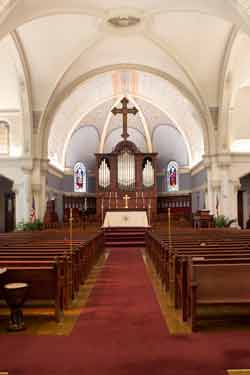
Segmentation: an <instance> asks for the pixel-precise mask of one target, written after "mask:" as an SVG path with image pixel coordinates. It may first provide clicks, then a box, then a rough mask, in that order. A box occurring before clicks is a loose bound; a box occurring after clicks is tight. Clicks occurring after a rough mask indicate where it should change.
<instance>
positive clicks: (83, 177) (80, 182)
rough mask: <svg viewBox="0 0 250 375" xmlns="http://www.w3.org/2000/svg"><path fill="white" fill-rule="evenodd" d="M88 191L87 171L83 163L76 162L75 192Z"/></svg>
mask: <svg viewBox="0 0 250 375" xmlns="http://www.w3.org/2000/svg"><path fill="white" fill-rule="evenodd" d="M86 191H87V173H86V167H85V165H84V164H83V163H80V162H78V163H76V165H75V167H74V192H75V193H86Z"/></svg>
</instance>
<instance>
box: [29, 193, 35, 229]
mask: <svg viewBox="0 0 250 375" xmlns="http://www.w3.org/2000/svg"><path fill="white" fill-rule="evenodd" d="M30 220H31V222H32V223H34V222H35V221H36V203H35V198H34V196H33V198H32V208H31V214H30Z"/></svg>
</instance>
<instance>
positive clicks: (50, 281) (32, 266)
mask: <svg viewBox="0 0 250 375" xmlns="http://www.w3.org/2000/svg"><path fill="white" fill-rule="evenodd" d="M0 267H7V272H6V274H5V275H4V276H3V281H2V283H3V284H7V283H12V282H13V283H18V282H26V283H27V284H28V285H29V294H28V296H29V299H30V300H31V301H37V300H39V301H40V300H46V301H48V300H50V301H51V302H52V303H53V305H54V316H55V320H56V321H57V322H59V321H60V320H61V318H62V317H63V313H64V304H63V287H64V280H63V270H62V265H61V263H60V261H59V259H57V260H55V261H54V262H50V261H40V262H34V261H0Z"/></svg>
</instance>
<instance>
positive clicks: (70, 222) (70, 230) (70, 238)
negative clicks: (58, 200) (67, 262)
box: [69, 208, 73, 254]
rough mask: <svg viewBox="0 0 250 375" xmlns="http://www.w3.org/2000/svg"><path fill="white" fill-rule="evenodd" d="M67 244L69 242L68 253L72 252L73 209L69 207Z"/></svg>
mask: <svg viewBox="0 0 250 375" xmlns="http://www.w3.org/2000/svg"><path fill="white" fill-rule="evenodd" d="M69 244H70V253H71V254H72V253H73V209H72V208H70V216H69Z"/></svg>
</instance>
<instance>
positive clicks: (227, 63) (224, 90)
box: [216, 26, 240, 152]
mask: <svg viewBox="0 0 250 375" xmlns="http://www.w3.org/2000/svg"><path fill="white" fill-rule="evenodd" d="M239 32H240V29H239V28H238V27H236V26H234V27H232V30H231V33H230V35H229V38H228V41H227V45H226V49H225V54H224V58H223V61H222V64H221V72H220V81H219V98H218V103H219V119H218V137H216V138H217V149H218V150H221V152H228V151H229V148H230V144H229V143H230V140H229V138H230V137H229V131H230V129H229V121H230V120H231V119H230V113H231V110H230V107H231V100H232V90H233V87H232V85H233V76H232V75H233V72H232V64H233V61H234V54H233V49H234V46H235V42H236V40H237V37H238V35H239Z"/></svg>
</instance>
